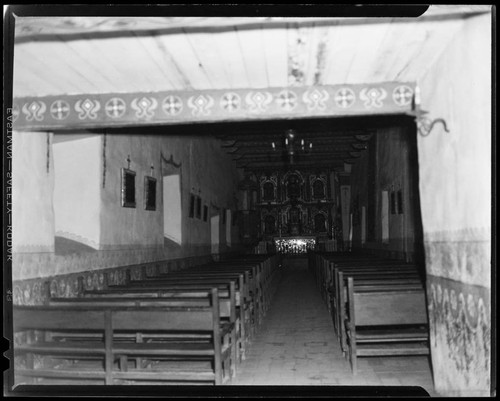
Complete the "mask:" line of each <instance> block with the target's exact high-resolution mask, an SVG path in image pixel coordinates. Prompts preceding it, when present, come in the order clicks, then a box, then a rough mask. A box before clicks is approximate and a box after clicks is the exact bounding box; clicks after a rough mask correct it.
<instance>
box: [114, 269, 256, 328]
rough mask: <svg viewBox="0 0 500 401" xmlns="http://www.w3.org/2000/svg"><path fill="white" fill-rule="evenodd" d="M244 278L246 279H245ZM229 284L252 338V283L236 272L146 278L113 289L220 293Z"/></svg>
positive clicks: (254, 311)
mask: <svg viewBox="0 0 500 401" xmlns="http://www.w3.org/2000/svg"><path fill="white" fill-rule="evenodd" d="M244 277H247V278H246V279H245V278H244ZM231 282H234V283H235V284H236V301H237V304H239V306H240V310H241V315H242V320H243V324H245V332H246V334H247V336H252V335H253V334H254V332H255V324H254V322H255V321H256V319H257V318H256V317H255V314H256V311H257V308H256V306H255V300H254V298H253V297H252V294H251V292H250V288H251V287H252V285H253V284H252V283H251V281H250V279H249V278H248V275H246V276H245V275H243V276H242V275H241V274H239V273H238V272H235V273H228V274H218V275H206V276H202V275H200V274H190V275H186V274H179V275H177V274H175V273H174V274H171V275H168V276H162V277H160V278H147V279H142V280H132V281H130V282H128V283H127V284H126V285H124V286H113V288H116V287H118V288H128V289H137V288H145V287H150V288H157V289H162V288H166V287H168V288H170V289H174V288H175V287H176V286H177V287H179V288H180V287H184V288H185V287H191V288H203V287H207V286H208V287H212V286H216V287H217V288H219V289H220V290H221V291H223V290H224V287H227V286H229V285H230V283H231Z"/></svg>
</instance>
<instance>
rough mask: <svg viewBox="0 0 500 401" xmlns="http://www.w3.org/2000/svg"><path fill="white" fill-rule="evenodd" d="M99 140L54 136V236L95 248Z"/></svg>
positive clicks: (98, 211) (97, 234)
mask: <svg viewBox="0 0 500 401" xmlns="http://www.w3.org/2000/svg"><path fill="white" fill-rule="evenodd" d="M101 141H102V137H101V136H100V135H94V134H87V135H85V134H82V135H78V134H76V133H75V134H57V133H56V134H54V144H53V151H54V180H55V185H54V215H55V235H56V236H58V237H63V238H68V239H71V240H75V241H78V242H80V243H83V244H85V245H88V246H90V247H92V248H94V249H99V244H100V221H99V219H100V207H101V202H100V197H101V193H100V190H101V185H100V184H101V177H102V174H101V165H102V163H101V153H100V152H101Z"/></svg>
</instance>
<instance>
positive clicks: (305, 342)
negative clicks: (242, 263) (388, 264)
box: [231, 259, 439, 396]
mask: <svg viewBox="0 0 500 401" xmlns="http://www.w3.org/2000/svg"><path fill="white" fill-rule="evenodd" d="M282 268H283V273H282V279H281V281H280V284H279V287H278V289H277V291H276V293H275V296H274V299H273V302H272V305H271V308H270V309H269V311H268V313H267V315H266V316H265V319H264V321H263V323H262V324H261V326H260V327H259V328H258V330H257V333H256V335H255V337H254V338H253V340H252V343H251V345H250V347H249V350H248V354H247V357H246V359H245V360H244V361H243V362H242V364H241V365H240V367H239V370H238V373H237V376H236V377H235V378H234V379H233V381H232V383H231V384H232V385H240V386H250V385H254V386H257V385H260V386H289V385H295V386H297V385H298V386H356V387H358V388H359V387H360V386H421V387H422V388H423V389H424V390H425V391H427V392H428V393H429V395H431V396H439V395H438V394H436V393H435V391H434V387H433V382H432V374H431V368H430V364H429V360H428V357H426V356H415V357H370V358H359V359H358V373H357V375H356V376H354V375H353V374H352V372H351V368H350V364H349V361H348V360H347V359H345V358H344V357H343V355H342V351H341V350H340V346H339V342H338V340H337V337H336V335H335V334H334V331H333V324H332V321H331V318H330V315H329V313H328V310H327V309H326V305H325V304H324V302H323V300H322V299H321V295H320V293H319V291H318V290H317V288H316V284H315V282H314V278H313V276H312V274H311V273H310V271H309V270H308V269H307V260H306V259H290V260H286V259H285V260H284V263H283V267H282Z"/></svg>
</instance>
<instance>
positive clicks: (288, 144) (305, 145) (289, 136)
mask: <svg viewBox="0 0 500 401" xmlns="http://www.w3.org/2000/svg"><path fill="white" fill-rule="evenodd" d="M312 146H313V145H312V142H309V141H306V140H305V139H304V138H301V139H300V143H299V142H298V140H297V133H296V132H295V130H293V129H289V130H287V131H286V132H285V138H284V149H283V151H284V153H285V154H286V156H287V159H288V161H289V163H290V164H294V163H295V156H296V155H297V154H303V155H308V154H309V153H310V151H311V150H312ZM271 147H272V149H273V151H276V150H277V145H276V143H275V142H272V143H271Z"/></svg>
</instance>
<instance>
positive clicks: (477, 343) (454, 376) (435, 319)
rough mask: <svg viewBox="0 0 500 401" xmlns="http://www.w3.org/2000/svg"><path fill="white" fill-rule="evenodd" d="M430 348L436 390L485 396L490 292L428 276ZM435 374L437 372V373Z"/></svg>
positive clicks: (489, 373)
mask: <svg viewBox="0 0 500 401" xmlns="http://www.w3.org/2000/svg"><path fill="white" fill-rule="evenodd" d="M427 281H428V284H427V298H428V309H429V326H430V347H431V355H432V363H433V368H434V375H435V380H434V381H435V387H436V391H438V392H440V391H442V392H444V391H446V393H447V394H449V395H451V393H450V389H453V391H455V392H456V394H457V395H458V394H460V395H462V396H467V395H469V396H479V395H486V396H488V395H489V394H488V393H489V391H488V390H487V389H489V388H490V377H491V351H492V350H491V311H490V310H491V306H490V300H489V299H490V291H489V290H488V289H486V288H484V287H481V286H474V285H467V284H464V283H460V282H457V281H454V280H448V279H444V278H441V277H435V276H430V275H429V276H428V279H427ZM436 372H437V373H436Z"/></svg>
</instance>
